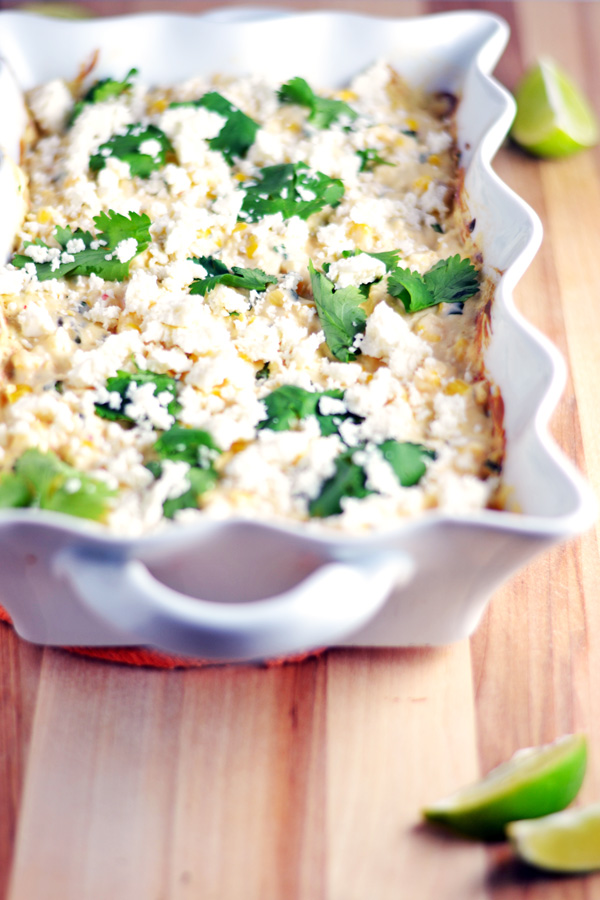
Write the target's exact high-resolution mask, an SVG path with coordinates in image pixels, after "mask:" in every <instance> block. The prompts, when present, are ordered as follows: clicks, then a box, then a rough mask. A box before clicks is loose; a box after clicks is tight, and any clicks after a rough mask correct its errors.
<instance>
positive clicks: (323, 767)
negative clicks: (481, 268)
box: [0, 0, 600, 900]
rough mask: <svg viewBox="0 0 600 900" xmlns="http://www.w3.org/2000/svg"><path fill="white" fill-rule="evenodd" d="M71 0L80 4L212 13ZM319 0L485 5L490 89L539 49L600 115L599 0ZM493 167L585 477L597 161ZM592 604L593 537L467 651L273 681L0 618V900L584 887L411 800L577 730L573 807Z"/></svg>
mask: <svg viewBox="0 0 600 900" xmlns="http://www.w3.org/2000/svg"><path fill="white" fill-rule="evenodd" d="M19 5H21V4H18V3H0V7H3V8H8V7H13V6H19ZM84 5H86V6H88V7H89V9H90V10H92V11H93V12H94V13H96V14H99V15H102V14H115V13H118V12H122V11H124V10H127V11H133V10H142V9H144V10H149V9H152V10H155V9H161V8H162V9H165V8H168V9H169V10H182V11H187V12H190V11H201V10H203V9H206V8H208V7H209V6H210V5H211V4H208V3H197V2H192V0H189V2H171V3H164V2H163V3H159V2H137V0H130V2H122V0H121V2H119V0H89V2H87V3H85V4H84ZM221 5H222V6H224V5H227V4H221ZM232 5H236V4H232ZM261 5H263V6H265V5H269V4H268V3H265V2H264V0H263V2H262V3H261ZM272 5H278V6H289V7H290V8H300V9H310V8H316V7H318V6H320V4H317V3H314V2H313V3H310V2H305V3H300V2H296V3H289V4H286V3H284V2H282V0H280V2H279V3H276V4H272ZM322 6H323V7H326V8H337V9H340V8H342V9H346V10H356V11H366V12H371V13H379V14H387V15H413V14H420V13H429V12H434V11H439V10H442V9H443V10H447V9H452V8H465V7H469V8H479V9H487V10H493V11H494V12H497V13H499V14H500V15H501V16H503V17H504V18H506V19H507V20H508V21H509V23H510V25H511V28H512V37H511V41H510V44H509V47H508V49H507V51H506V53H505V55H504V57H503V59H502V61H501V63H500V65H499V67H498V70H497V75H498V77H499V78H500V79H501V80H502V81H503V82H504V83H505V84H506V85H507V87H509V88H513V87H514V86H515V83H516V81H517V79H518V77H519V75H520V74H521V73H522V71H523V68H524V67H525V66H526V65H528V64H530V63H531V62H532V61H533V60H534V59H535V58H536V56H537V55H539V54H540V53H546V54H548V55H550V56H553V57H554V58H555V59H556V60H557V61H558V62H560V63H561V64H562V65H563V66H564V67H565V68H567V69H568V70H569V71H570V72H571V73H572V75H573V76H574V77H575V78H576V79H577V80H578V81H579V82H580V84H581V85H583V86H584V87H585V89H586V92H587V94H588V96H589V97H590V98H591V99H592V101H593V102H594V103H596V105H597V107H598V112H599V114H600V59H599V54H598V50H599V49H600V4H598V3H594V2H587V3H579V2H562V0H555V2H543V0H539V2H536V0H521V2H514V3H513V2H499V3H471V4H469V3H462V4H455V3H453V2H448V3H444V2H433V3H432V2H420V0H414V2H402V0H372V2H369V0H360V2H356V0H339V2H328V3H326V4H322ZM496 168H497V171H498V172H499V174H500V175H501V177H502V178H503V179H504V180H505V181H506V182H507V183H508V184H509V185H511V186H512V187H513V188H514V189H515V190H516V191H517V192H518V193H519V194H520V195H521V196H523V197H524V198H525V199H526V200H527V201H528V202H529V203H530V204H531V205H532V206H533V207H534V209H536V211H537V212H538V213H539V215H540V216H541V218H542V221H543V224H544V228H545V239H544V243H543V246H542V249H541V251H540V252H539V254H538V256H537V258H536V260H535V262H534V263H533V265H532V266H531V268H530V269H529V271H528V272H527V274H526V276H525V277H524V278H523V280H522V282H521V284H520V286H519V288H518V290H517V294H516V299H517V303H518V305H519V307H520V308H521V310H522V311H523V312H524V314H525V315H526V317H527V318H528V319H529V320H530V321H531V322H533V323H534V324H535V325H536V326H537V327H538V328H540V329H541V330H542V331H543V332H544V333H545V334H547V335H548V336H549V337H550V338H551V339H552V341H554V343H555V344H557V345H558V347H559V348H560V350H561V351H562V352H563V354H564V355H565V357H566V358H567V359H568V361H569V367H570V374H569V380H568V384H567V389H566V391H565V394H564V396H563V399H562V402H561V404H560V406H559V408H558V410H557V412H556V415H555V417H554V420H553V430H554V434H555V436H556V438H557V440H558V442H559V443H560V445H561V446H562V447H563V449H564V450H565V451H566V453H567V454H568V455H569V456H570V457H571V458H572V459H573V460H574V461H575V462H576V464H577V465H578V466H579V467H580V468H581V469H582V470H584V471H587V473H588V477H589V479H590V480H591V482H592V483H593V484H594V485H595V487H596V488H598V487H599V486H600V454H599V448H600V415H599V411H598V396H599V391H598V383H599V380H600V278H599V277H598V274H597V272H598V262H599V258H600V149H598V148H596V149H595V150H593V151H588V152H586V153H583V154H581V155H579V156H576V157H573V158H571V159H568V160H561V161H556V162H551V161H544V162H539V161H536V160H534V159H531V158H529V157H527V156H525V155H524V154H522V153H520V152H519V151H518V150H516V149H515V148H514V147H511V146H508V145H507V146H505V147H504V148H503V149H502V150H501V152H500V153H499V155H498V157H497V161H496ZM599 598H600V560H599V554H598V534H597V531H592V532H590V533H589V534H587V535H585V536H584V537H583V538H582V539H581V540H578V541H573V542H571V543H569V544H567V545H565V546H563V547H561V548H559V549H558V550H556V551H554V552H553V553H549V554H547V555H546V556H544V557H542V558H541V559H539V560H538V561H537V562H535V563H534V564H533V565H530V566H529V567H528V568H527V569H526V570H525V571H524V572H522V573H521V574H520V575H519V576H517V577H516V578H515V579H513V581H512V582H511V583H510V584H509V585H508V586H506V587H505V588H504V589H502V590H501V591H500V592H499V593H498V594H497V595H496V596H495V597H494V599H493V601H492V603H491V604H490V606H489V609H488V611H487V613H486V615H485V618H484V621H483V623H482V624H481V626H480V627H479V629H478V631H477V632H476V634H475V636H474V637H473V638H472V639H471V641H470V642H463V643H461V644H457V645H454V646H451V647H447V648H444V649H439V650H426V649H423V650H331V651H329V652H327V653H326V654H324V655H323V656H321V657H318V658H313V659H310V660H307V661H305V662H303V663H299V664H295V665H288V666H284V667H282V668H277V669H267V668H262V667H251V666H241V667H236V668H233V667H229V668H227V667H225V668H219V667H213V668H207V669H201V670H188V671H183V670H177V671H157V670H151V669H137V670H136V669H132V668H128V667H125V666H120V665H116V664H112V663H102V662H97V661H91V660H87V659H84V658H79V657H75V656H73V655H71V654H69V653H67V652H63V651H60V650H50V649H40V648H37V647H34V646H31V645H28V644H26V643H24V642H22V641H20V640H19V639H17V638H16V637H15V635H14V634H13V632H12V631H11V629H10V628H9V627H7V626H4V625H0V697H1V704H0V897H2V898H8V900H107V898H111V900H130V898H136V900H137V898H139V900H180V898H181V900H188V898H202V900H398V898H400V900H475V898H477V900H479V898H482V900H483V898H488V900H525V898H527V900H559V898H560V900H565V898H569V900H584V898H585V900H591V898H596V897H598V898H600V876H599V875H596V876H588V877H574V878H560V879H553V878H551V877H547V876H544V875H541V874H539V873H538V874H536V873H534V872H533V871H531V870H528V869H526V868H525V867H523V866H520V865H519V864H518V863H516V862H515V860H514V859H513V857H512V855H511V853H510V851H509V850H508V849H507V847H506V846H504V845H496V846H493V847H491V848H487V849H484V848H483V847H482V846H481V845H478V844H475V843H469V842H464V841H461V840H458V839H453V838H450V837H445V836H441V835H439V834H437V833H435V832H433V831H430V830H427V829H426V828H425V827H424V826H422V825H421V824H420V822H419V809H420V807H421V806H422V805H423V804H424V803H426V802H427V801H429V800H433V799H436V798H437V797H439V796H440V795H442V794H444V793H445V792H448V791H450V790H452V789H454V788H456V787H458V786H459V785H461V784H462V783H465V782H467V781H469V780H471V779H473V778H475V777H476V776H477V775H478V774H479V773H481V772H484V771H487V770H488V769H490V768H491V767H492V766H494V765H496V764H497V763H498V762H500V761H502V760H503V759H506V758H507V757H508V756H509V755H510V754H511V753H512V752H513V751H514V750H516V749H517V748H519V747H523V746H526V745H530V744H535V743H539V742H543V741H547V740H551V739H553V738H555V737H556V736H558V735H560V734H562V733H564V732H569V731H573V730H580V731H584V732H585V733H586V734H587V735H588V737H589V741H590V759H589V766H588V773H587V776H586V780H585V783H584V787H583V790H582V792H581V795H580V802H591V801H598V800H600V603H599Z"/></svg>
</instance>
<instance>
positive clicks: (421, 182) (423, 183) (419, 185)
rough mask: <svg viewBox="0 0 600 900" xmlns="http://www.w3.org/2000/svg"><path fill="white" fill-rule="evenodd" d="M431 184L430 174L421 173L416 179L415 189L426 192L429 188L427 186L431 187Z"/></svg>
mask: <svg viewBox="0 0 600 900" xmlns="http://www.w3.org/2000/svg"><path fill="white" fill-rule="evenodd" d="M430 184H431V178H430V176H429V175H421V176H420V177H419V178H417V180H416V181H415V189H416V190H417V191H422V192H423V193H425V191H426V190H427V188H428V187H429V185H430Z"/></svg>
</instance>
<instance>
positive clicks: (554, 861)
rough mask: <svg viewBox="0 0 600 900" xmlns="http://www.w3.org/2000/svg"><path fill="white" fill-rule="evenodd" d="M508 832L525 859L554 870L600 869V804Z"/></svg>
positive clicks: (513, 826)
mask: <svg viewBox="0 0 600 900" xmlns="http://www.w3.org/2000/svg"><path fill="white" fill-rule="evenodd" d="M506 832H507V834H508V837H509V838H510V841H511V843H512V845H513V846H514V848H515V850H516V852H517V854H518V855H519V856H520V858H521V859H522V860H524V861H525V862H527V863H530V864H531V865H533V866H537V867H538V868H540V869H547V870H548V871H550V872H592V871H594V870H595V869H600V803H596V804H594V805H593V806H588V807H584V808H582V809H569V810H565V811H564V812H559V813H555V814H554V815H553V816H544V818H543V819H534V820H532V821H526V822H512V823H511V824H510V825H508V826H507V828H506Z"/></svg>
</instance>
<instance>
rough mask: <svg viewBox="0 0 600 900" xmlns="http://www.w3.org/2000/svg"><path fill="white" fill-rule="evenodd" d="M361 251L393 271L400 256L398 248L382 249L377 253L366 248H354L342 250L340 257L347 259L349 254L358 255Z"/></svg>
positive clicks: (389, 270) (387, 269)
mask: <svg viewBox="0 0 600 900" xmlns="http://www.w3.org/2000/svg"><path fill="white" fill-rule="evenodd" d="M361 253H364V254H365V255H366V256H372V257H373V259H378V260H380V261H381V262H382V263H383V264H384V266H385V268H386V271H388V272H393V271H394V269H395V268H396V266H397V265H398V263H399V261H400V256H401V253H400V250H382V251H381V252H379V253H372V252H370V251H368V250H359V249H358V248H356V249H354V250H343V251H342V257H343V258H344V259H348V258H349V257H351V256H360V254H361Z"/></svg>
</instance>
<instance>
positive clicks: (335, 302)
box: [308, 261, 368, 362]
mask: <svg viewBox="0 0 600 900" xmlns="http://www.w3.org/2000/svg"><path fill="white" fill-rule="evenodd" d="M308 271H309V274H310V282H311V285H312V290H313V297H314V300H315V305H316V307H317V315H318V316H319V321H320V323H321V326H322V328H323V331H324V332H325V340H326V341H327V346H328V347H329V349H330V350H331V352H332V353H333V355H334V356H335V358H336V359H339V360H341V362H352V361H353V360H355V359H356V357H357V356H358V352H357V351H356V350H353V349H352V347H353V345H354V341H355V339H356V336H357V335H358V334H362V333H363V332H364V330H365V327H366V323H367V314H366V312H365V311H364V309H363V308H362V304H363V303H364V302H365V300H366V296H367V295H366V293H365V291H364V290H362V289H361V288H357V287H354V286H352V285H350V286H348V287H345V288H337V289H336V288H335V286H334V284H333V282H332V281H330V280H329V278H327V276H326V275H323V273H322V272H317V271H315V268H314V266H313V264H312V261H309V264H308ZM362 287H367V286H366V285H363V286H362ZM367 290H368V288H367Z"/></svg>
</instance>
